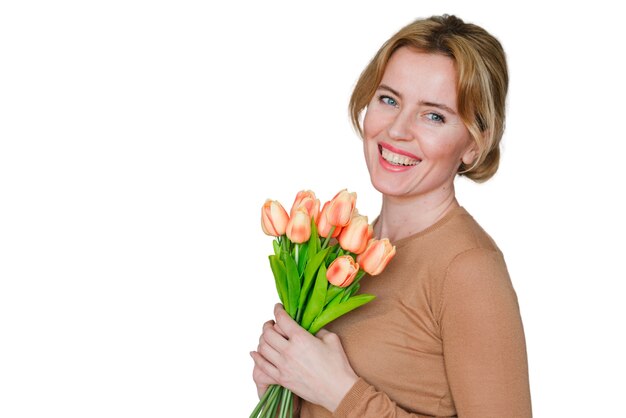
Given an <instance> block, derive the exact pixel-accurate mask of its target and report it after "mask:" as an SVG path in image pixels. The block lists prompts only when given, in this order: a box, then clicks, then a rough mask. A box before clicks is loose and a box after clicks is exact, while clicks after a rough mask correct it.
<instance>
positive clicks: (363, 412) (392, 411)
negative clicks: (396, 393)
mask: <svg viewBox="0 0 626 418" xmlns="http://www.w3.org/2000/svg"><path fill="white" fill-rule="evenodd" d="M333 418H433V417H430V416H427V415H419V414H414V413H410V412H407V411H405V410H404V409H402V408H400V407H399V406H397V405H396V404H395V402H393V401H392V400H391V399H389V397H388V396H387V395H385V394H384V393H383V392H379V391H377V390H376V389H375V388H374V387H373V386H372V385H370V384H368V383H367V382H366V381H365V380H363V379H362V378H359V380H357V382H356V383H355V384H354V385H353V386H352V388H351V389H350V391H348V393H347V394H346V396H345V397H344V398H343V400H342V401H341V403H340V404H339V406H338V407H337V409H336V410H335V412H334V414H333Z"/></svg>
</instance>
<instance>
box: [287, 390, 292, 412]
mask: <svg viewBox="0 0 626 418" xmlns="http://www.w3.org/2000/svg"><path fill="white" fill-rule="evenodd" d="M287 404H288V405H289V406H288V415H287V416H288V417H289V418H293V392H292V391H289V393H288V394H287Z"/></svg>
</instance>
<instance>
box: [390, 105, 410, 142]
mask: <svg viewBox="0 0 626 418" xmlns="http://www.w3.org/2000/svg"><path fill="white" fill-rule="evenodd" d="M412 120H413V117H412V115H411V114H410V113H409V112H406V111H404V112H398V113H397V114H396V117H395V118H394V119H393V120H392V121H391V123H390V124H389V127H388V128H387V133H388V134H389V137H390V138H391V139H395V140H397V141H410V140H412V139H413V131H412V129H411V123H412Z"/></svg>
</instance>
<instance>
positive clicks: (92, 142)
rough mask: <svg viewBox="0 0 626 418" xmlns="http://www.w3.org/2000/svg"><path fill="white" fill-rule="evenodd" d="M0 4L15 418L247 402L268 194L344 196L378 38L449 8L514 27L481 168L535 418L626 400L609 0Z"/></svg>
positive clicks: (2, 240)
mask: <svg viewBox="0 0 626 418" xmlns="http://www.w3.org/2000/svg"><path fill="white" fill-rule="evenodd" d="M208 4H209V2H201V1H197V2H191V1H176V2H174V1H106V2H104V1H102V2H95V1H94V2H82V1H73V2H71V1H57V2H43V1H41V2H30V1H20V2H17V1H15V2H10V1H6V2H3V3H2V4H1V6H0V416H2V417H52V416H55V417H56V416H62V417H244V416H248V414H249V412H250V411H251V409H252V408H253V406H254V404H255V403H256V400H257V399H256V393H255V389H254V385H253V383H252V380H251V370H252V361H251V359H250V358H249V356H248V352H249V351H250V350H253V349H255V347H256V343H257V339H258V336H259V333H260V328H261V324H262V323H263V322H264V321H265V320H267V319H269V318H270V317H271V312H272V307H273V304H274V302H275V301H276V296H275V289H274V285H273V282H272V278H271V274H270V271H269V266H268V264H267V259H266V255H267V254H268V253H269V252H270V249H271V240H270V239H269V238H268V237H266V236H264V235H263V234H262V232H261V229H260V222H259V217H260V215H259V210H260V206H261V205H262V203H263V202H264V200H265V199H266V198H268V197H271V198H274V199H278V200H280V201H282V202H283V203H284V205H285V206H287V207H288V206H290V205H291V202H292V199H293V197H294V195H295V193H296V192H297V191H298V190H300V189H313V190H314V191H316V192H317V194H318V196H319V197H320V198H321V199H323V200H327V199H329V198H331V197H332V196H333V195H334V193H335V192H336V191H337V190H339V189H341V188H344V187H347V188H348V189H350V190H351V191H356V192H357V193H358V195H359V200H358V207H359V209H360V211H361V212H363V213H365V214H367V215H370V218H373V217H374V216H375V215H376V214H377V210H378V209H379V203H380V200H379V196H378V195H377V193H376V191H375V190H373V188H372V187H371V185H370V183H369V179H368V175H367V172H366V169H365V165H364V163H363V161H362V155H361V145H360V140H359V139H358V138H357V136H356V135H355V133H354V132H353V130H352V128H351V127H350V125H349V123H348V117H347V102H348V98H349V95H350V91H351V88H352V86H353V85H354V82H355V81H356V79H357V77H358V75H359V73H360V71H361V70H362V68H363V67H364V66H365V65H366V63H367V62H368V61H369V59H370V58H371V57H372V56H373V54H374V53H375V51H376V50H377V49H378V47H379V46H380V44H381V43H382V42H383V41H384V40H385V39H387V38H388V37H389V36H391V35H392V34H393V33H394V32H395V31H396V30H398V29H399V28H400V27H402V26H403V25H404V24H406V23H409V22H410V21H411V20H413V19H414V18H417V17H427V16H430V15H432V14H441V13H453V14H457V15H458V16H460V17H462V18H463V19H465V20H466V21H469V22H473V23H477V24H479V25H481V26H484V27H485V28H486V29H487V30H489V31H490V32H492V33H493V34H494V35H495V36H497V37H498V38H499V39H500V41H501V42H502V43H503V45H504V47H505V50H506V51H507V54H508V59H509V66H510V77H511V83H510V95H509V99H508V104H509V107H508V115H509V117H508V121H507V132H506V134H505V137H504V144H503V147H504V149H503V158H502V168H501V170H500V171H499V173H498V174H497V176H496V177H495V178H494V179H493V180H492V181H490V182H488V183H486V184H483V185H475V184H473V183H471V182H468V181H464V180H461V181H459V184H458V197H459V200H460V201H461V203H462V204H463V205H464V206H465V207H466V208H467V209H468V210H469V211H470V212H471V213H472V214H473V215H474V216H475V217H476V219H477V220H478V221H479V222H480V223H481V224H482V225H483V226H484V227H485V229H487V231H489V232H490V233H491V235H492V236H493V237H494V238H495V239H496V241H497V242H498V244H499V245H500V247H501V249H502V250H503V251H504V253H505V256H506V258H507V262H508V264H509V269H510V273H511V276H512V280H513V283H514V286H515V288H516V290H517V293H518V297H519V301H520V305H521V310H522V316H523V320H524V325H525V329H526V337H527V343H528V353H529V363H530V374H531V389H532V397H533V407H534V412H535V416H537V417H556V416H568V417H570V416H571V417H582V416H623V415H621V414H624V411H623V401H622V399H623V392H624V389H625V387H624V383H623V382H624V380H623V378H624V374H625V373H626V367H625V362H624V354H623V353H624V352H626V345H625V344H624V342H623V340H618V336H620V335H621V337H623V336H624V335H623V334H624V331H623V330H624V325H623V320H624V318H626V309H625V308H624V300H623V295H624V292H623V291H622V289H623V282H624V280H625V279H626V274H625V271H624V258H625V256H626V255H625V254H624V250H625V246H624V243H623V237H624V235H625V234H626V227H625V222H624V220H623V214H624V212H625V210H626V207H625V205H624V203H623V201H622V200H621V199H622V198H623V196H622V195H623V194H624V193H623V188H624V186H623V184H624V182H623V179H622V176H623V172H624V168H623V167H624V165H623V159H624V151H625V150H626V148H625V145H624V144H625V141H626V137H625V134H624V120H625V119H626V116H625V112H624V110H625V106H624V97H625V94H626V89H625V83H624V76H623V74H625V73H626V67H625V66H624V64H623V61H622V58H623V57H622V55H623V51H624V46H623V40H624V38H623V32H622V30H623V26H624V25H623V20H622V18H621V15H620V14H619V13H617V11H616V10H614V9H612V8H611V6H609V4H610V3H609V2H608V1H594V2H585V4H584V5H581V6H575V5H570V4H567V3H565V2H564V3H562V4H563V6H552V3H550V2H546V1H541V2H539V1H537V2H523V4H521V3H506V2H500V3H495V2H493V3H492V2H488V3H487V2H485V3H483V2H479V1H472V2H467V1H454V2H452V1H438V2H428V3H427V2H416V1H406V2H392V1H388V2H383V1H379V2H364V1H344V2H338V1H335V2H326V1H321V2H315V3H311V4H310V5H303V4H301V3H300V2H288V1H283V2H254V1H249V2H243V1H231V2H224V4H219V5H218V4H215V5H208Z"/></svg>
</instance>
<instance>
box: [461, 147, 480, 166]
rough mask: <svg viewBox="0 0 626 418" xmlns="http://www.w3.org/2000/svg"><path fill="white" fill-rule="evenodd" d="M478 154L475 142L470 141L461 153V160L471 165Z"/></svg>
mask: <svg viewBox="0 0 626 418" xmlns="http://www.w3.org/2000/svg"><path fill="white" fill-rule="evenodd" d="M477 156H478V147H477V145H476V142H474V141H472V143H471V144H470V145H469V146H468V147H467V149H466V150H465V152H464V153H463V155H461V161H462V162H463V164H465V165H466V166H471V165H472V164H474V161H476V157H477Z"/></svg>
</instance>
